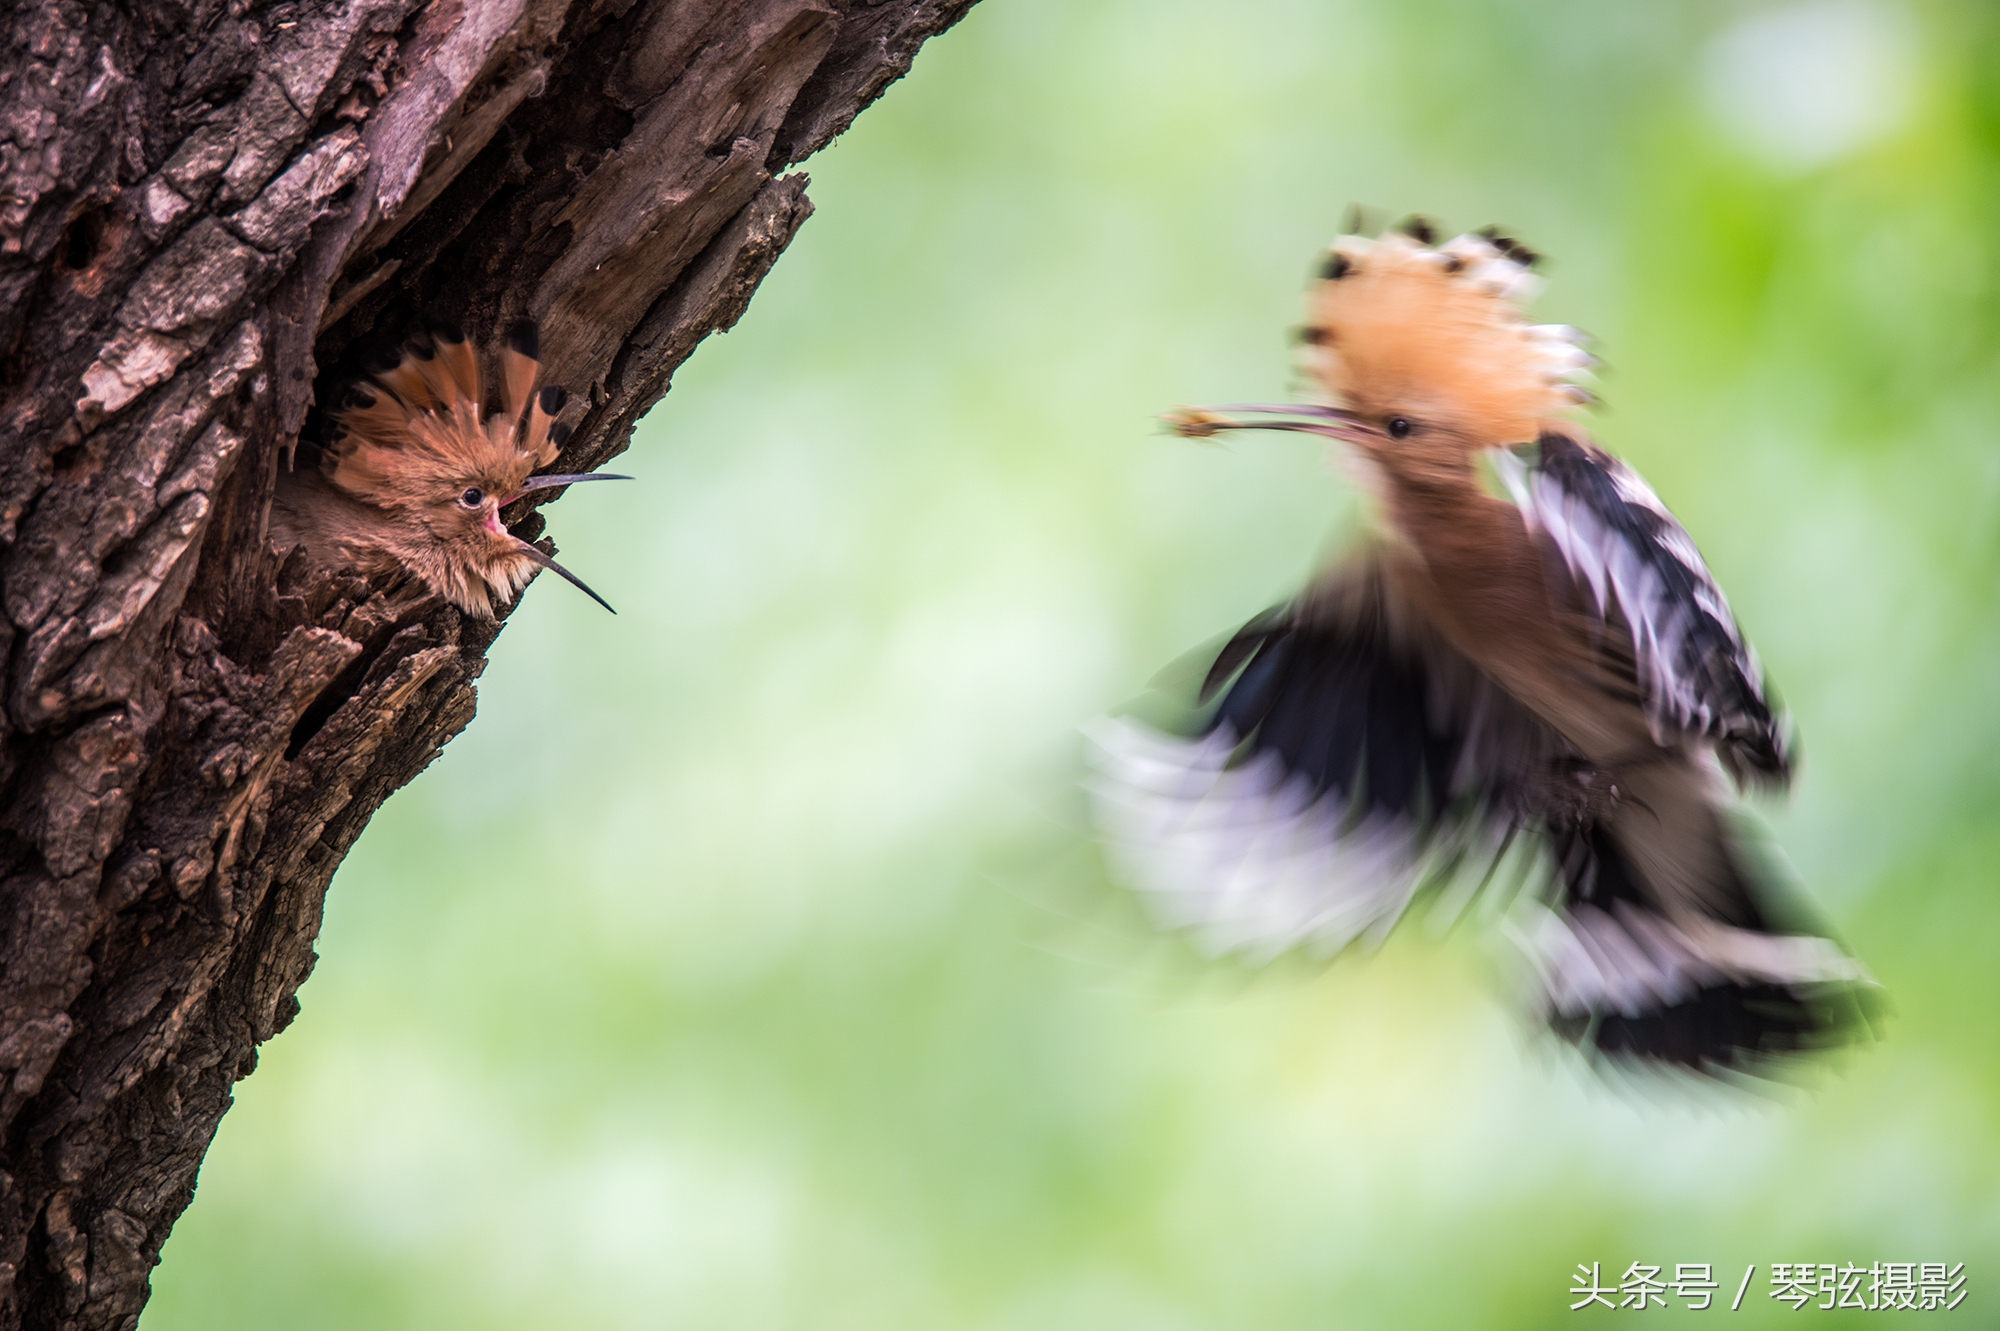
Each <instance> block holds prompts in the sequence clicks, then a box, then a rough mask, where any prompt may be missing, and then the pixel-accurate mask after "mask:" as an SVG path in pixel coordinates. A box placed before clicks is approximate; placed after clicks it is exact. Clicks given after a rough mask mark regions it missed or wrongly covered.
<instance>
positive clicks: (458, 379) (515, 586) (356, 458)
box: [323, 323, 630, 618]
mask: <svg viewBox="0 0 2000 1331" xmlns="http://www.w3.org/2000/svg"><path fill="white" fill-rule="evenodd" d="M538 356H539V345H538V338H537V336H536V333H535V329H534V326H533V325H532V324H526V323H523V324H518V325H516V326H515V328H514V329H513V331H512V332H510V333H509V334H508V337H507V343H506V346H505V348H504V349H503V350H502V351H501V353H500V358H499V360H500V364H499V366H498V371H499V374H498V379H499V386H500V391H499V398H498V403H497V407H498V409H497V410H496V411H494V412H492V413H491V414H488V412H487V411H486V410H485V407H484V405H483V401H482V396H481V392H480V367H479V360H478V357H477V356H475V355H474V353H473V350H472V348H471V346H470V345H469V344H468V343H467V342H466V340H465V336H464V334H463V333H461V332H459V331H458V330H457V329H456V328H453V327H450V326H449V325H433V327H432V329H431V330H430V333H429V335H428V336H426V337H421V338H415V339H412V340H411V341H410V342H408V343H406V344H405V345H404V347H403V350H402V354H401V356H400V357H399V358H398V359H397V360H396V361H395V362H394V363H393V364H385V365H383V366H381V367H380V368H378V369H377V370H376V371H375V373H374V376H373V378H372V380H371V381H370V382H369V383H367V384H365V385H359V386H357V387H355V388H353V389H351V390H350V392H349V398H348V401H347V404H346V405H345V406H344V407H343V408H342V409H341V410H340V411H339V412H338V413H337V414H336V416H335V424H336V425H337V427H338V431H339V433H338V437H337V438H336V439H335V440H334V442H333V443H332V444H331V445H330V446H329V447H328V448H327V450H326V453H325V456H324V458H323V464H324V467H325V471H326V475H327V478H328V479H329V480H330V481H332V483H333V484H334V485H335V486H336V487H338V488H339V489H340V490H342V491H344V492H345V493H346V494H347V495H349V496H350V497H351V498H354V499H357V500H359V501H361V502H362V503H364V504H367V505H369V506H371V507H373V508H376V509H379V510H382V512H383V514H384V521H382V522H381V523H379V524H377V527H378V531H377V534H376V540H377V542H378V543H379V544H380V545H381V546H382V547H383V549H384V550H385V551H386V552H387V553H389V554H390V555H392V556H394V557H395V558H396V559H397V560H398V561H399V562H400V563H401V564H402V565H403V566H404V567H405V568H407V569H409V570H410V571H411V572H413V573H415V574H417V575H418V576H419V577H421V578H422V579H423V580H424V581H425V582H426V583H428V584H429V585H430V586H431V588H432V589H433V590H434V591H436V592H437V593H438V594H439V595H441V596H443V597H444V598H445V599H446V600H448V601H450V602H452V604H454V605H456V606H458V607H459V608H460V609H461V610H464V611H466V612H468V613H470V614H474V615H478V616H480V617H482V618H491V617H492V616H493V613H494V610H495V608H496V606H498V605H504V604H506V603H507V602H509V601H511V600H513V599H514V596H515V594H516V593H518V592H519V591H520V590H521V588H522V587H523V586H524V585H526V583H527V581H528V579H529V578H530V577H531V576H532V575H533V573H534V571H535V569H536V568H537V567H542V568H548V569H553V570H554V571H555V572H556V573H557V574H559V575H560V576H562V577H563V578H566V579H567V580H569V581H570V582H571V583H574V584H575V585H576V586H577V587H580V588H582V589H583V591H584V592H585V593H586V594H587V595H589V596H590V597H591V599H592V600H595V601H596V602H597V603H598V604H599V605H603V606H604V608H605V609H607V610H609V609H610V608H611V607H610V606H609V605H608V604H606V603H605V601H604V599H603V598H602V597H600V596H598V595H597V593H596V592H593V591H591V590H590V588H589V587H587V586H585V585H584V584H583V582H582V581H580V580H579V579H578V578H577V577H576V576H575V575H574V574H572V573H570V572H569V570H568V569H565V568H563V567H562V565H560V564H558V563H556V562H555V560H553V559H551V558H550V557H549V556H548V555H546V554H544V553H543V552H542V551H541V550H538V549H536V548H535V547H534V546H533V545H530V544H529V543H528V542H526V541H524V540H522V539H520V538H519V537H517V536H515V535H513V534H512V533H510V532H509V531H508V530H507V528H506V525H505V524H504V523H503V522H502V521H501V520H500V512H501V510H502V509H504V508H506V507H507V506H508V505H509V504H511V503H513V502H514V501H515V500H517V499H519V498H521V497H522V496H523V495H525V494H528V493H530V492H531V491H534V490H540V489H546V488H549V487H551V486H557V485H568V484H571V483H573V482H577V481H601V480H629V479H630V477H624V476H613V475H609V474H604V473H593V474H582V475H577V474H566V475H544V476H536V475H534V474H533V473H534V471H535V468H537V467H539V466H546V465H547V464H549V463H551V462H553V461H555V459H556V455H557V453H558V452H559V451H560V450H561V448H562V445H563V443H564V441H565V440H567V439H568V438H569V429H568V427H566V426H564V425H561V424H560V423H558V422H557V420H556V417H557V416H558V415H559V414H560V413H561V411H562V409H563V407H564V406H565V405H566V404H567V401H568V394H567V393H565V392H564V391H563V390H562V389H561V388H558V387H556V386H554V385H550V386H548V387H545V388H542V389H541V390H540V391H539V392H538V391H536V389H535V379H536V377H537V375H538V374H539V371H540V366H539V362H538Z"/></svg>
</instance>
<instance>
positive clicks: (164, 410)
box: [0, 0, 970, 1328]
mask: <svg viewBox="0 0 2000 1331" xmlns="http://www.w3.org/2000/svg"><path fill="white" fill-rule="evenodd" d="M969 4H970V0H873V2H870V0H747V2H742V0H734V2H732V0H482V2H481V3H479V4H477V5H469V4H460V3H458V0H285V3H280V4H262V3H258V0H228V3H225V2H224V0H192V3H176V2H175V0H135V2H134V3H132V4H127V5H122V6H110V5H93V4H90V3H87V0H25V2H24V3H22V4H20V5H17V6H14V7H13V9H12V10H11V12H10V14H9V16H8V17H7V18H6V19H5V24H6V32H7V37H8V41H7V43H6V45H5V46H4V47H0V661H4V662H5V678H4V680H0V798H4V806H0V1328H6V1327H16V1326H28V1327H37V1328H40V1327H61V1328H86V1327H87V1328H129V1327H131V1326H132V1325H133V1324H134V1323H135V1322H136V1320H137V1317H138V1315H139V1311H140V1309H141V1308H142V1307H143V1306H144V1303H145V1298H146V1294H147V1290H148V1272H149V1271H150V1269H151V1267H152V1264H153V1263H154V1262H155V1261H157V1260H158V1256H159V1251H160V1245H161V1244H162V1243H163V1242H164V1241H165V1239H166V1236H167V1233H168V1230H169V1229H170V1227H171V1226H172V1224H173V1222H174V1220H175V1218H176V1217H177V1216H178V1215H179V1214H180V1212H181V1211H182V1209H183V1208H184V1207H185V1206H186V1205H187V1203H188V1200H189V1198H190V1197H191V1196H192V1193H193V1187H194V1180H195V1174H196V1170H197V1169H198V1167H199V1165H200V1161H201V1157H202V1155H203V1153H204V1152H205V1151H206V1149H207V1146H208V1143H209V1141H210V1139H211V1138H212V1137H213V1135H214V1132H215V1130H216V1125H217V1123H218V1122H219V1121H220V1119H221V1116H222V1114H223V1112H224V1111H225V1110H226V1109H227V1107H228V1105H229V1088H230V1086H231V1085H232V1084H233V1083H234V1082H235V1081H236V1080H237V1079H238V1078H240V1077H242V1076H244V1075H247V1074H248V1072H249V1071H250V1069H251V1068H253V1067H254V1066H255V1063H256V1048H257V1045H258V1043H259V1042H260V1041H263V1040H266V1039H269V1038H270V1037H271V1036H272V1035H273V1034H275V1033H276V1032H277V1031H279V1030H281V1029H283V1028H284V1027H285V1026H286V1025H287V1024H288V1023H289V1022H290V1021H291V1020H292V1019H293V1017H294V1016H296V1015H297V1013H298V1010H299V1009H298V1001H297V998H296V991H297V989H298V986H299V984H300V983H301V982H302V981H303V980H304V979H305V977H306V975H307V974H308V973H309V972H310V970H311V968H312V963H313V951H312V945H313V939H314V937H315V936H316V934H317V932H318V928H319V920H320V910H321V905H322V902H323V899H324V895H325V892H326V888H327V884H328V881H329V880H330V878H331V876H332V874H333V871H334V869H335V868H336V867H337V866H338V865H339V863H340V861H341V858H342V857H343V856H344V855H345V854H346V853H347V850H348V848H349V847H350V846H351V845H352V844H353V842H354V839H355V838H356V837H357V836H358V835H359V834H360V832H361V830H362V828H363V827H364V826H365V825H366V824H367V821H368V819H369V817H370V816H371V815H372V814H373V812H374V811H375V809H376V808H377V807H379V805H380V804H381V802H382V801H383V800H384V799H385V798H387V797H388V795H389V794H390V793H391V792H393V791H394V790H395V789H396V788H397V787H399V786H401V785H402V784H404V783H405V782H407V781H408V780H410V778H411V777H413V776H414V775H415V774H416V773H417V772H419V771H421V770H422V769H423V767H424V766H425V765H427V764H428V763H429V762H430V761H431V760H432V759H433V758H435V756H436V755H437V753H438V751H439V750H440V748H441V747H442V746H443V745H444V744H445V743H446V742H447V741H448V740H449V739H450V738H451V737H452V736H453V735H455V734H456V733H458V731H459V730H461V729H463V728H464V726H465V725H466V723H467V722H468V721H469V720H470V719H471V716H472V712H473V706H474V698H475V695H474V685H475V682H476V680H477V678H478V676H479V672H480V670H481V668H482V667H483V665H484V659H485V652H486V650H487V649H488V647H489V646H490V645H491V644H492V642H493V639H494V637H495V635H496V634H497V633H498V632H499V629H500V625H499V624H497V623H490V622H483V621H473V620H469V619H467V618H465V617H464V616H462V615H461V614H460V613H459V612H458V611H457V610H455V609H453V608H451V607H450V606H448V605H445V604H443V603H442V602H440V601H439V600H437V599H436V598H435V597H432V596H430V595H428V594H427V593H426V592H425V590H424V588H423V587H422V586H421V584H414V583H411V582H408V581H403V582H400V583H398V582H394V581H392V580H383V581H380V582H377V583H373V584H371V583H370V582H368V581H366V580H364V579H362V578H359V577H356V576H353V575H351V574H331V575H329V574H327V573H325V572H323V571H319V570H315V569H313V568H312V567H310V566H309V564H308V563H307V562H306V561H305V560H304V559H303V558H302V557H301V556H300V555H299V554H298V553H296V552H291V553H287V552H284V551H278V550H274V549H272V548H271V547H270V545H269V543H268V540H267V524H268V514H269V505H270V496H271V492H272V487H273V486H274V484H275V483H276V478H277V475H278V471H279V469H280V468H281V467H283V466H285V465H286V463H287V459H288V457H289V456H290V454H291V452H292V449H293V447H294V445H295V444H296V443H297V441H298V440H299V438H300V437H301V434H303V435H304V437H305V438H306V440H307V444H306V446H305V448H304V450H303V451H304V452H305V453H306V454H307V455H308V458H309V456H310V453H311V442H310V441H311V439H312V438H313V437H314V432H315V431H316V430H318V429H319V428H321V427H322V426H323V423H324V420H323V413H321V412H318V411H317V409H316V408H315V403H322V404H323V403H329V402H333V401H336V400H337V394H338V392H339V391H340V388H341V386H342V385H343V384H344V383H346V382H349V381H351V380H352V379H354V378H356V377H358V376H359V375H360V373H361V371H362V366H363V359H364V357H365V356H366V354H367V353H368V351H369V349H370V348H371V347H374V346H377V345H379V344H381V343H382V342H384V341H385V340H386V341H389V342H391V343H393V342H395V341H396V340H399V339H400V338H401V337H402V336H403V335H404V333H405V332H407V331H408V330H410V329H412V328H415V327H418V326H420V325H421V324H422V322H423V321H424V320H426V319H429V318H433V317H445V318H448V319H450V320H452V321H453V322H456V323H458V324H460V325H461V326H463V327H464V328H465V329H466V330H467V331H468V332H470V333H472V334H473V335H474V336H475V337H478V338H480V339H482V340H486V339H490V338H492V337H494V336H495V335H497V334H498V333H499V331H500V330H501V329H503V328H505V327H506V326H507V325H508V324H510V323H511V322H513V321H514V320H516V319H519V318H533V319H535V320H537V321H538V322H539V323H540V324H541V326H542V335H543V348H544V366H545V373H546V376H547V377H546V382H554V383H561V384H563V385H565V386H567V387H568V388H569V390H570V392H571V394H572V405H571V407H570V409H569V411H568V412H567V413H566V416H565V419H566V420H567V421H568V422H569V423H571V424H573V425H574V426H575V427H576V432H575V434H574V435H573V437H572V438H571V440H570V442H569V444H568V446H567V447H566V449H565V454H564V457H563V458H562V459H561V462H560V463H559V465H560V466H561V467H562V468H563V469H566V470H583V469H587V468H589V467H592V466H595V465H597V464H599V463H601V462H603V461H604V460H605V459H607V458H609V457H610V456H612V455H614V454H616V453H618V452H620V451H622V450H623V449H624V448H625V447H626V445H627V442H628V440H629V438H630V434H631V429H632V426H633V424H634V423H635V422H636V421H637V420H638V418H639V417H640V415H642V414H643V413H644V412H645V410H646V409H647V408H648V407H650V406H651V405H652V404H653V403H654V402H656V401H657V400H658V399H659V397H660V396H661V395H662V394H663V393H664V392H665V391H666V390H667V387H668V384H669V381H670V378H671V376H672V374H673V372H674V370H675V368H676V367H678V366H679V365H680V363H681V362H682V361H683V360H685V359H686V357H687V356H688V355H689V354H690V353H691V352H692V351H693V349H694V347H695V346H696V345H697V344H698V343H699V342H700V341H701V339H702V338H704V337H705V336H707V335H708V334H709V333H710V332H713V331H715V330H717V329H724V328H728V327H729V326H730V325H731V324H733V323H734V322H735V320H736V319H737V318H738V317H739V316H740V315H741V313H742V311H743V308H744V306H745V304H746V303H747V302H748V300H749V298H750V296H751V294H752V293H753V292H754V291H755V289H756V286H757V284H758V282H759V281H760V280H761V279H762V277H763V276H764V274H765V273H766V272H767V271H768V270H769V268H770V266H771V264H772V263H773V262H775V261H776V259H777V256H778V255H779V254H780V253H781V252H782V251H783V250H784V248H785V246H786V244H787V243H789V241H790V239H791V237H792V235H793V234H794V233H795V231H796V230H797V228H798V226H799V225H800V224H801V223H802V222H803V221H804V219H805V218H806V216H808V215H809V213H810V212H811V204H810V203H809V202H808V201H807V199H806V197H805V193H804V189H805V183H806V182H805V177H804V176H803V175H800V174H792V175H780V174H779V173H780V172H782V171H783V170H784V169H785V168H786V167H787V166H788V165H789V164H791V163H793V162H795V161H797V160H799V159H800V158H801V157H803V156H805V155H807V154H808V153H810V152H811V151H813V150H815V149H817V148H818V147H820V146H822V145H824V144H825V143H826V142H827V141H828V140H829V139H830V138H831V137H832V136H833V135H834V134H836V133H838V132H839V131H840V130H841V129H843V128H844V127H845V126H846V125H847V123H848V122H849V121H850V120H851V119H852V118H853V116H854V115H855V114H856V113H857V112H858V111H859V110H860V109H861V108H862V107H863V106H865V105H866V104H867V103H868V102H869V101H871V100H872V99H873V98H874V97H875V96H876V95H878V94H879V93H880V92H881V90H882V89H883V88H884V87H885V86H886V85H887V84H888V83H889V82H891V81H892V80H893V79H895V78H896V77H897V76H898V75H900V74H901V73H902V72H903V71H904V70H905V69H907V68H908V65H909V62H910V59H911V58H912V57H913V55H914V53H915V52H916V50H917V48H918V47H919V46H920V45H921V44H922V43H923V41H924V40H926V39H927V38H928V37H930V36H932V35H934V34H935V33H937V32H940V31H942V30H943V29H944V28H946V27H948V26H949V25H950V24H951V23H952V22H954V21H956V19H957V18H958V17H959V16H960V15H961V14H962V13H963V12H964V10H965V9H966V8H967V7H968V6H969ZM510 516H515V517H516V518H517V521H516V523H515V524H514V530H515V531H516V532H517V534H520V535H522V536H524V537H526V538H527V539H530V540H535V539H538V538H539V537H540V536H541V534H542V530H543V526H544V522H543V518H542V516H541V515H540V513H538V512H537V511H535V506H534V505H533V504H532V503H523V504H522V505H521V506H520V509H519V510H518V511H517V512H511V513H510Z"/></svg>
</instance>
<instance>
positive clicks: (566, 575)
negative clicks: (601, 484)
mask: <svg viewBox="0 0 2000 1331" xmlns="http://www.w3.org/2000/svg"><path fill="white" fill-rule="evenodd" d="M571 479H572V480H573V479H575V478H574V477H572V478H571ZM600 479H603V480H607V481H609V480H621V481H622V480H630V479H631V477H629V476H605V477H602V478H600ZM514 550H515V553H517V554H523V555H526V556H527V557H528V558H530V559H532V560H534V561H535V562H536V563H537V564H540V565H541V566H542V567H543V568H545V569H548V570H550V571H551V572H553V573H555V574H557V575H559V576H560V577H562V578H563V579H565V580H566V581H567V582H569V584H570V585H571V586H573V587H575V588H576V589H577V590H578V591H581V592H582V593H583V594H584V595H585V596H588V597H589V598H590V599H591V600H593V601H595V602H597V603H598V604H599V605H601V606H603V607H604V608H605V609H606V610H611V602H609V601H607V600H605V599H604V598H603V597H602V596H599V595H598V594H597V593H596V592H594V591H592V590H590V584H589V583H587V582H585V581H584V580H583V579H582V578H579V577H577V576H576V574H574V573H572V572H570V571H569V570H568V569H566V568H564V567H563V566H562V565H561V564H558V563H556V561H555V560H554V559H551V558H550V557H549V556H548V555H545V554H543V553H542V552H541V551H540V550H538V549H536V548H535V547H534V546H532V545H529V544H528V543H527V542H526V541H524V540H522V539H521V538H520V537H518V536H516V537H515V538H514ZM611 613H612V614H614V615H615V614H617V613H618V612H617V611H616V610H611Z"/></svg>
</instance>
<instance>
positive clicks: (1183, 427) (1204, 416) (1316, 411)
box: [1160, 402, 1377, 446]
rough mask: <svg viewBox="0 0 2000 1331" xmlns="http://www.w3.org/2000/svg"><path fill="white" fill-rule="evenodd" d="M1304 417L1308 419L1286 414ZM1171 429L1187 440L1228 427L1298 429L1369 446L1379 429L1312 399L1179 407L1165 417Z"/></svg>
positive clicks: (1302, 431)
mask: <svg viewBox="0 0 2000 1331" xmlns="http://www.w3.org/2000/svg"><path fill="white" fill-rule="evenodd" d="M1243 415H1247V416H1267V417H1272V418H1274V419H1269V420H1250V421H1245V420H1238V419H1236V418H1237V417H1238V416H1243ZM1298 416H1303V417H1306V418H1307V419H1305V420H1286V419H1282V418H1283V417H1298ZM1160 419H1162V420H1164V421H1165V422H1166V423H1167V428H1168V429H1170V430H1172V431H1173V432H1174V433H1175V434H1177V435H1180V436H1181V437H1182V438H1184V439H1207V438H1209V437H1211V436H1213V435H1216V434H1219V433H1221V432H1222V431H1224V430H1296V431H1298V432H1299V433H1301V434H1317V435H1324V436H1325V437H1326V438H1328V439H1341V440H1345V441H1346V442H1347V443H1350V444H1360V445H1363V446H1366V445H1368V444H1370V443H1373V442H1375V438H1376V433H1377V432H1376V430H1375V428H1374V427H1373V426H1371V425H1369V424H1368V422H1367V421H1365V420H1363V419H1362V418H1361V417H1359V416H1357V415H1355V414H1354V413H1353V412H1351V411H1342V410H1341V409H1340V408H1338V407H1320V406H1314V405H1313V404H1312V403H1310V402H1232V403H1228V404H1226V405H1223V406H1219V407H1176V408H1174V409H1173V410H1172V411H1169V412H1166V413H1165V414H1164V415H1162V416H1161V418H1160Z"/></svg>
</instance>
